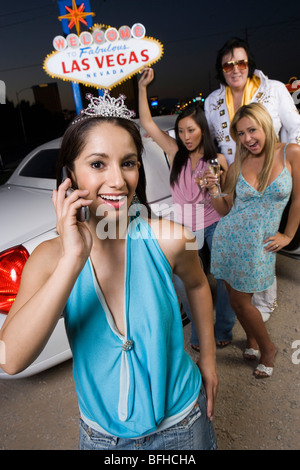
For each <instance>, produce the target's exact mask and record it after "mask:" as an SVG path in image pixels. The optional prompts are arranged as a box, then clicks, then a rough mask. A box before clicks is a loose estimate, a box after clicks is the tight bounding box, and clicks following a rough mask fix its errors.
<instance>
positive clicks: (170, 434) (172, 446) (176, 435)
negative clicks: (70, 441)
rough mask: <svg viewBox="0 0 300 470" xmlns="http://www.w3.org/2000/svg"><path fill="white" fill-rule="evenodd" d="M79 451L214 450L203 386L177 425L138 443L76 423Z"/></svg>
mask: <svg viewBox="0 0 300 470" xmlns="http://www.w3.org/2000/svg"><path fill="white" fill-rule="evenodd" d="M79 425H80V434H79V450H113V451H115V450H131V451H132V450H215V449H217V441H216V437H215V432H214V428H213V424H212V422H211V421H209V419H208V418H207V416H206V396H205V390H204V388H203V386H201V390H200V393H199V398H198V403H197V404H196V405H195V406H194V408H193V409H192V411H191V412H190V413H189V414H188V416H186V417H185V418H184V419H183V420H182V421H181V422H180V423H177V424H175V425H174V426H171V427H170V428H168V429H165V430H164V431H160V432H157V433H153V434H150V435H149V436H145V437H141V438H138V439H124V438H118V437H113V436H107V435H105V434H101V433H100V432H98V431H96V430H94V429H92V428H90V427H89V426H88V425H87V424H86V423H85V422H84V421H82V419H80V421H79Z"/></svg>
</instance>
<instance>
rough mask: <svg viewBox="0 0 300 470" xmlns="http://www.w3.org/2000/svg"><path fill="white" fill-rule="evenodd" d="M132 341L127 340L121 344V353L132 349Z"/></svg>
mask: <svg viewBox="0 0 300 470" xmlns="http://www.w3.org/2000/svg"><path fill="white" fill-rule="evenodd" d="M133 344H134V343H133V341H132V339H128V340H127V341H124V343H123V344H122V349H123V351H130V350H131V349H133Z"/></svg>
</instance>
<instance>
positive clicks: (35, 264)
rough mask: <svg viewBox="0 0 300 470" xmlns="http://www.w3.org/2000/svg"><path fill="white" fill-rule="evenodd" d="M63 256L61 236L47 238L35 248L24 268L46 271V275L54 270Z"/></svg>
mask: <svg viewBox="0 0 300 470" xmlns="http://www.w3.org/2000/svg"><path fill="white" fill-rule="evenodd" d="M61 256H62V246H61V243H60V240H59V237H56V238H53V239H51V240H46V241H44V242H42V243H41V244H40V245H38V246H37V247H36V248H35V249H34V250H33V252H32V253H31V255H30V256H29V258H28V260H27V263H26V265H25V268H24V270H25V269H26V270H30V271H32V270H33V269H36V270H37V271H39V273H44V275H45V276H47V275H48V276H49V275H50V274H51V273H52V272H53V271H54V269H55V267H56V265H57V263H58V260H59V259H60V257H61ZM25 272H26V271H25Z"/></svg>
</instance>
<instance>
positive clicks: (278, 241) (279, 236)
mask: <svg viewBox="0 0 300 470" xmlns="http://www.w3.org/2000/svg"><path fill="white" fill-rule="evenodd" d="M291 241H292V239H291V238H290V237H288V236H287V235H284V233H280V232H277V233H276V235H275V236H273V237H269V238H266V240H264V242H263V244H264V245H265V244H267V246H265V247H264V249H265V250H266V251H268V252H271V253H272V252H273V253H275V252H276V251H279V250H281V249H282V248H283V247H285V246H287V245H288V244H289V243H290V242H291Z"/></svg>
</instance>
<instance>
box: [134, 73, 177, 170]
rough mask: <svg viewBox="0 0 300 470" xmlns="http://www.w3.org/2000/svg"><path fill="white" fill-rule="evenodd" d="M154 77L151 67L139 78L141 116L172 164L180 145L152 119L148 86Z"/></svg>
mask: <svg viewBox="0 0 300 470" xmlns="http://www.w3.org/2000/svg"><path fill="white" fill-rule="evenodd" d="M153 78H154V72H153V69H151V68H146V69H145V70H144V72H143V74H142V76H141V78H140V80H139V84H138V85H139V116H140V121H141V124H142V126H143V128H144V129H145V130H146V132H147V133H148V134H149V135H150V137H151V138H152V139H153V140H154V141H155V142H156V143H157V145H159V146H160V147H161V148H162V149H163V151H164V152H165V153H166V154H167V155H168V158H169V160H170V164H172V162H173V160H174V157H175V155H176V153H177V150H178V146H177V143H176V140H175V139H173V137H170V136H169V135H168V134H167V133H166V132H164V131H162V130H161V129H160V128H159V127H158V126H157V124H156V123H155V122H154V120H153V119H152V115H151V112H150V108H149V104H148V96H147V87H148V85H149V84H150V83H151V82H152V80H153Z"/></svg>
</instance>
